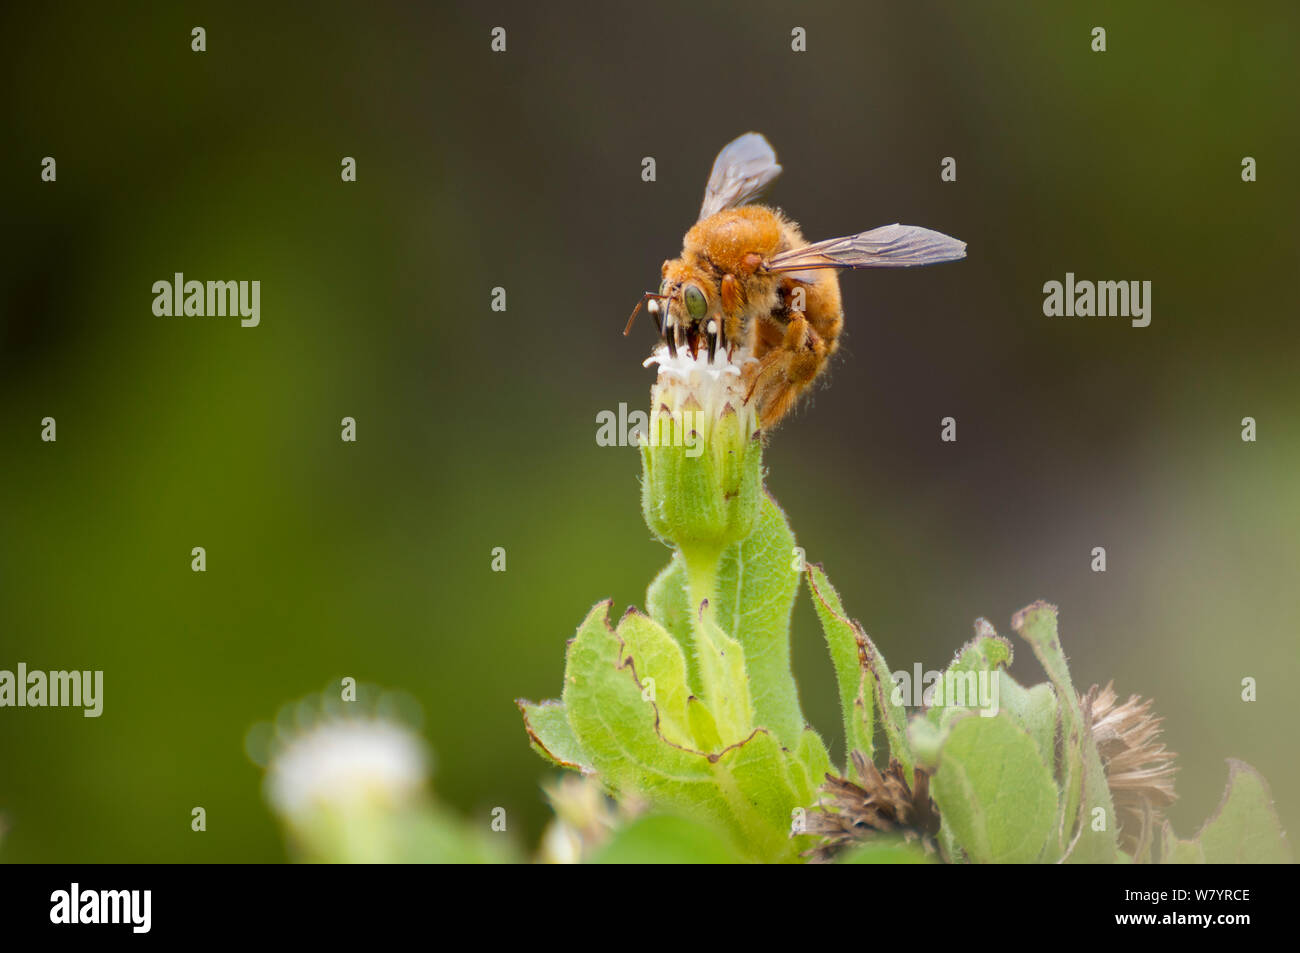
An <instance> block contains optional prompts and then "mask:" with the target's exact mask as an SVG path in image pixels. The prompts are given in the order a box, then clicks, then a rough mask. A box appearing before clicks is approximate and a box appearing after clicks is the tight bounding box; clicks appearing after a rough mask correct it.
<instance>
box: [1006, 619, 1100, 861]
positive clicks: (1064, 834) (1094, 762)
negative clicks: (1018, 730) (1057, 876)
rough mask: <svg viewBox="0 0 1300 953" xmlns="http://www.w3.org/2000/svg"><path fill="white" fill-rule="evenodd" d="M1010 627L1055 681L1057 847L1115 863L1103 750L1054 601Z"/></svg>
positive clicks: (1073, 857) (1077, 857) (1080, 857)
mask: <svg viewBox="0 0 1300 953" xmlns="http://www.w3.org/2000/svg"><path fill="white" fill-rule="evenodd" d="M1011 628H1012V629H1014V630H1015V632H1016V634H1017V635H1019V636H1020V637H1021V638H1023V639H1024V640H1025V641H1026V642H1028V643H1029V646H1030V648H1032V649H1033V651H1034V655H1035V656H1037V657H1038V661H1039V662H1040V663H1041V664H1042V666H1043V670H1044V671H1045V672H1047V677H1048V678H1049V679H1051V681H1052V684H1053V685H1054V686H1055V687H1056V697H1057V699H1058V701H1059V704H1058V706H1057V716H1058V718H1059V725H1060V728H1061V731H1060V737H1061V739H1062V742H1061V744H1062V750H1063V758H1062V761H1063V765H1062V767H1063V770H1061V771H1059V772H1058V774H1059V775H1060V776H1061V777H1062V778H1063V782H1062V783H1063V787H1062V790H1061V810H1060V814H1059V822H1058V825H1057V839H1056V842H1057V848H1058V849H1059V851H1060V856H1064V857H1065V858H1066V859H1067V860H1069V861H1070V862H1071V863H1085V864H1087V863H1092V864H1109V863H1114V862H1115V860H1116V854H1117V851H1118V850H1119V847H1118V836H1119V822H1118V819H1117V818H1116V816H1115V806H1114V804H1113V803H1112V801H1111V797H1110V787H1109V786H1108V785H1107V783H1106V774H1105V770H1104V769H1103V768H1102V764H1101V756H1100V755H1098V754H1097V744H1096V742H1095V741H1094V740H1093V737H1092V734H1091V732H1089V731H1087V730H1086V726H1085V725H1084V722H1083V712H1082V710H1081V709H1080V707H1079V696H1078V694H1077V693H1076V692H1075V690H1074V683H1073V682H1072V681H1071V680H1070V669H1069V666H1068V665H1067V664H1066V662H1065V653H1064V652H1063V651H1062V650H1061V640H1060V637H1059V635H1058V634H1057V624H1056V606H1053V605H1049V604H1048V603H1046V602H1035V603H1033V604H1032V605H1029V606H1026V607H1025V608H1024V609H1021V610H1020V611H1019V612H1017V613H1016V614H1015V616H1013V617H1012V619H1011ZM1098 808H1100V809H1101V810H1103V811H1104V812H1105V815H1106V824H1105V830H1102V831H1094V830H1093V825H1092V823H1091V819H1092V816H1093V814H1094V813H1095V812H1096V810H1097V809H1098Z"/></svg>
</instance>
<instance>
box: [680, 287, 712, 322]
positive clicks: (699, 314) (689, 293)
mask: <svg viewBox="0 0 1300 953" xmlns="http://www.w3.org/2000/svg"><path fill="white" fill-rule="evenodd" d="M685 300H686V313H687V314H689V315H690V316H691V317H692V318H694V319H695V320H696V321H701V320H703V318H704V312H706V311H708V310H709V302H708V301H707V300H706V299H705V297H704V292H703V291H701V290H700V289H699V287H697V286H696V285H687V286H686V295H685Z"/></svg>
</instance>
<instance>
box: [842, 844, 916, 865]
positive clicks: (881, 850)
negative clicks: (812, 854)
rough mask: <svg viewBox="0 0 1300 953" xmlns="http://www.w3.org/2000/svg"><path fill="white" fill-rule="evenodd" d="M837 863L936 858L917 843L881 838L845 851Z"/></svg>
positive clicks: (914, 862) (911, 862) (877, 862)
mask: <svg viewBox="0 0 1300 953" xmlns="http://www.w3.org/2000/svg"><path fill="white" fill-rule="evenodd" d="M835 862H836V863H837V864H932V863H935V859H934V858H932V857H927V856H926V853H925V851H923V850H922V849H921V848H920V847H917V846H916V845H915V844H907V843H904V842H903V841H899V840H894V841H889V840H885V839H883V838H882V839H880V840H877V841H873V842H872V843H870V844H866V845H864V846H862V847H855V848H853V850H850V851H845V853H844V855H843V856H842V857H839V858H837V859H836V861H835Z"/></svg>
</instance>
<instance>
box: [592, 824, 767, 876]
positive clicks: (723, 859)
mask: <svg viewBox="0 0 1300 953" xmlns="http://www.w3.org/2000/svg"><path fill="white" fill-rule="evenodd" d="M741 860H742V858H741V856H740V855H739V854H738V853H737V852H736V850H735V849H734V848H733V847H732V846H731V843H730V841H728V839H727V838H726V837H725V836H724V835H723V834H721V833H720V832H718V831H717V830H715V829H714V828H713V827H710V826H709V825H707V824H701V823H700V822H699V821H693V820H688V819H687V818H684V817H677V816H674V815H671V814H650V815H647V816H646V817H641V818H638V819H637V820H635V821H633V822H632V823H631V824H628V825H627V826H626V827H623V828H620V829H619V830H618V831H616V832H615V834H614V837H613V839H612V840H610V842H609V843H608V844H606V845H605V846H604V847H602V848H601V849H600V851H599V852H597V854H596V856H595V857H593V858H592V859H591V863H593V864H736V863H740V862H741Z"/></svg>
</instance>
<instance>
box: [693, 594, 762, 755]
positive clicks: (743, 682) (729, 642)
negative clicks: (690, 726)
mask: <svg viewBox="0 0 1300 953" xmlns="http://www.w3.org/2000/svg"><path fill="white" fill-rule="evenodd" d="M693 624H694V626H695V657H696V661H697V662H698V663H699V666H700V674H701V682H702V684H703V686H704V688H705V692H704V700H705V701H706V702H708V705H709V710H710V711H711V712H712V713H713V717H714V719H715V721H716V723H717V729H718V733H719V735H721V737H722V741H723V742H724V743H725V744H735V743H736V742H738V741H740V740H741V739H743V738H746V737H748V736H749V734H750V732H752V731H753V729H754V709H753V705H752V704H751V702H750V695H749V680H748V679H747V678H746V676H745V672H746V669H745V652H744V650H743V649H742V648H741V647H740V643H739V642H738V641H736V640H735V639H733V638H732V637H731V636H729V635H727V633H725V632H723V631H722V629H721V628H719V627H718V624H717V623H716V622H714V621H713V613H712V612H711V611H709V609H708V607H707V606H706V607H704V608H703V609H702V610H701V611H700V613H699V614H698V616H697V617H696V619H695V621H694V623H693ZM710 689H711V690H710Z"/></svg>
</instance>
